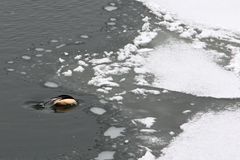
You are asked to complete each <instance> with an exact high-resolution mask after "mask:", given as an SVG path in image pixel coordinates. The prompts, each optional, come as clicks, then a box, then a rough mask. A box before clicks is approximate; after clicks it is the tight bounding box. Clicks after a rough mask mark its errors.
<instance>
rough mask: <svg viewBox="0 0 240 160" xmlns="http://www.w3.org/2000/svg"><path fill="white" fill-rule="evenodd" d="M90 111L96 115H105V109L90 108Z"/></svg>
mask: <svg viewBox="0 0 240 160" xmlns="http://www.w3.org/2000/svg"><path fill="white" fill-rule="evenodd" d="M90 111H91V112H92V113H94V114H97V115H103V114H104V113H106V110H105V109H103V108H99V107H92V108H90Z"/></svg>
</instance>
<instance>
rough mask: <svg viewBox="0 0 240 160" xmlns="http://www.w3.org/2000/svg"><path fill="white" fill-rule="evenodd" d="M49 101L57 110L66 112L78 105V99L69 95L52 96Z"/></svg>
mask: <svg viewBox="0 0 240 160" xmlns="http://www.w3.org/2000/svg"><path fill="white" fill-rule="evenodd" d="M49 103H50V105H51V108H52V109H53V110H54V111H55V112H66V111H68V110H70V109H72V108H73V107H76V106H77V105H78V102H77V100H76V99H75V98H73V97H72V96H69V95H59V96H57V97H54V98H52V99H51V100H50V101H49Z"/></svg>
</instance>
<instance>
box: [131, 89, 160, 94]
mask: <svg viewBox="0 0 240 160" xmlns="http://www.w3.org/2000/svg"><path fill="white" fill-rule="evenodd" d="M131 92H132V93H134V94H140V95H147V94H153V95H158V94H160V93H161V92H160V91H158V90H147V89H144V88H136V89H134V90H132V91H131Z"/></svg>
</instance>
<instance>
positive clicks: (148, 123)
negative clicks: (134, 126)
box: [132, 117, 156, 128]
mask: <svg viewBox="0 0 240 160" xmlns="http://www.w3.org/2000/svg"><path fill="white" fill-rule="evenodd" d="M132 122H133V123H135V122H139V123H142V124H143V125H145V126H146V127H147V128H151V127H152V126H153V124H154V123H155V122H156V118H155V117H146V118H140V119H134V120H133V121H132Z"/></svg>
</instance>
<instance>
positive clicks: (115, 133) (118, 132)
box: [104, 127, 125, 139]
mask: <svg viewBox="0 0 240 160" xmlns="http://www.w3.org/2000/svg"><path fill="white" fill-rule="evenodd" d="M124 131H125V128H124V127H119V128H117V127H110V128H108V129H107V130H106V131H105V132H104V136H109V137H110V138H111V139H114V138H117V137H119V136H123V135H122V132H124Z"/></svg>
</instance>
